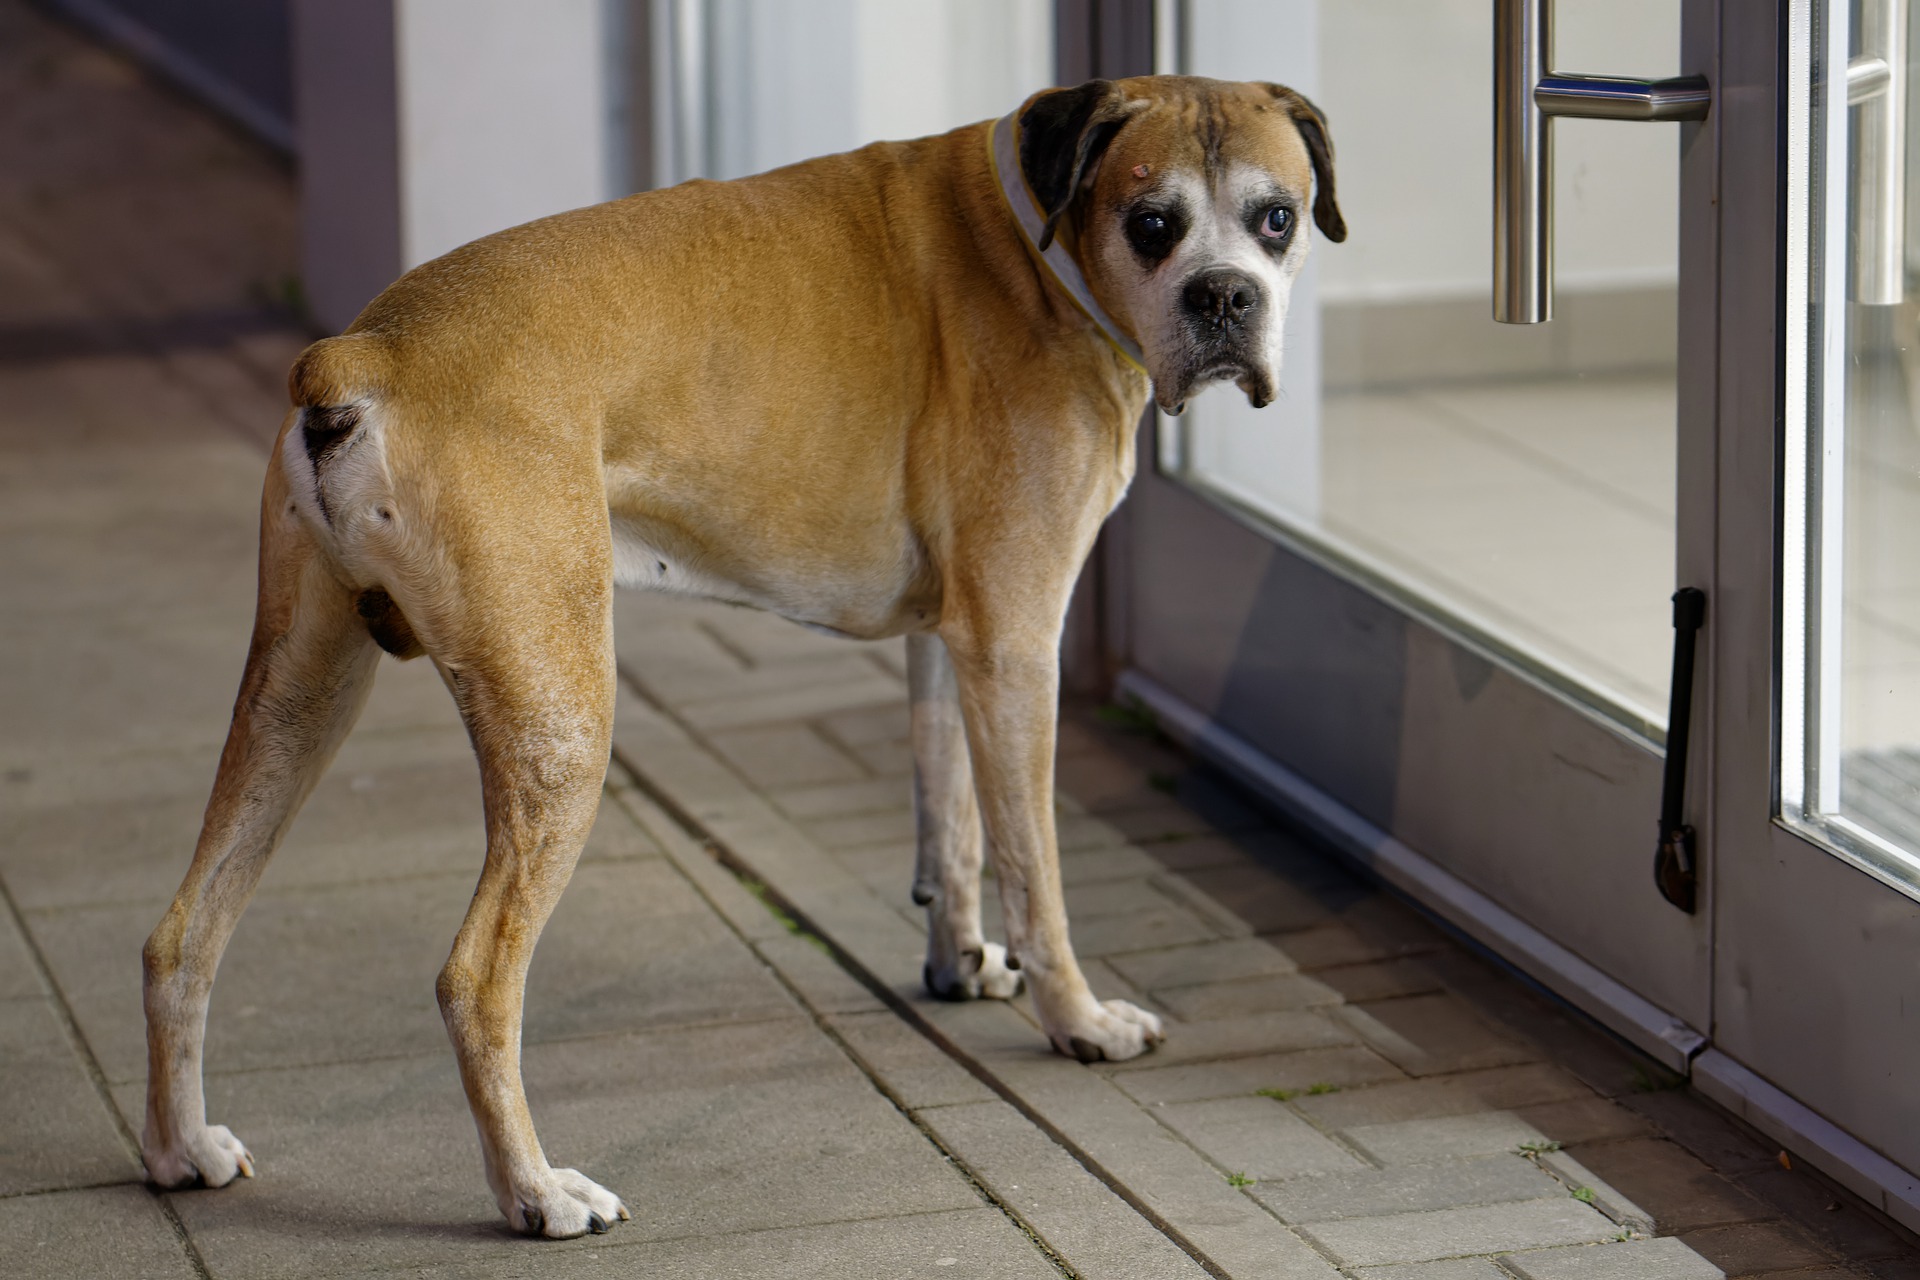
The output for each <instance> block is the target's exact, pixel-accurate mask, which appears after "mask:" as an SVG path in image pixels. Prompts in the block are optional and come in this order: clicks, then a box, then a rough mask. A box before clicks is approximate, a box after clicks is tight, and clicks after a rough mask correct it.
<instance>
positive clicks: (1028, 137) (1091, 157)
mask: <svg viewBox="0 0 1920 1280" xmlns="http://www.w3.org/2000/svg"><path fill="white" fill-rule="evenodd" d="M1020 164H1021V168H1022V169H1023V170H1024V171H1025V174H1026V178H1027V185H1028V186H1029V188H1031V190H1032V191H1033V194H1034V198H1035V200H1036V201H1037V202H1038V203H1039V205H1040V208H1041V210H1042V212H1044V213H1045V214H1046V217H1047V231H1046V234H1047V236H1049V237H1051V236H1053V235H1056V234H1058V235H1063V236H1071V237H1072V247H1073V249H1074V253H1075V257H1077V258H1078V259H1079V260H1080V263H1081V265H1082V267H1083V268H1084V270H1085V272H1086V275H1087V278H1088V283H1089V284H1090V285H1091V286H1092V288H1093V290H1094V293H1095V295H1096V296H1097V297H1098V298H1099V300H1100V303H1101V305H1102V306H1103V307H1105V308H1106V309H1107V311H1108V312H1109V313H1111V314H1112V315H1113V317H1114V318H1115V319H1116V320H1118V321H1119V322H1120V323H1121V324H1122V325H1124V326H1126V327H1127V328H1128V329H1130V330H1131V331H1132V332H1133V334H1134V336H1135V337H1136V338H1137V339H1138V341H1139V343H1140V347H1141V349H1142V350H1143V351H1144V352H1145V354H1146V358H1147V372H1148V373H1149V374H1150V375H1151V376H1152V378H1153V384H1154V396H1155V399H1157V400H1158V401H1159V403H1160V407H1161V408H1162V409H1165V410H1166V411H1167V412H1169V413H1178V412H1180V411H1181V409H1183V408H1184V407H1185V406H1186V402H1187V398H1188V397H1189V396H1191V395H1192V394H1193V393H1194V392H1195V391H1198V390H1199V389H1200V388H1202V387H1204V386H1206V385H1208V384H1209V383H1213V382H1220V381H1228V380H1231V381H1232V382H1234V383H1235V384H1236V385H1238V386H1239V388H1240V389H1241V390H1242V391H1244V392H1245V393H1246V395H1247V399H1248V401H1249V402H1250V403H1252V404H1253V405H1254V407H1255V408H1259V407H1260V406H1262V405H1265V404H1268V403H1270V402H1271V401H1272V400H1273V397H1274V393H1275V388H1276V386H1277V385H1278V380H1279V375H1280V343H1281V332H1282V330H1283V328H1284V327H1285V321H1286V315H1287V298H1288V295H1289V293H1290V292H1291V291H1292V288H1293V281H1294V277H1296V276H1297V275H1298V274H1299V273H1300V268H1301V266H1302V264H1304V263H1305V262H1306V259H1307V245H1308V241H1309V239H1310V234H1309V232H1308V229H1307V225H1306V223H1307V216H1308V212H1307V211H1308V209H1309V208H1311V210H1312V217H1313V221H1314V223H1315V224H1317V225H1318V226H1319V228H1320V230H1321V232H1322V233H1324V234H1325V235H1326V237H1327V238H1328V239H1329V240H1335V241H1338V240H1344V239H1346V236H1347V227H1346V223H1345V222H1344V221H1342V219H1341V217H1340V207H1339V205H1337V204H1336V203H1335V202H1334V189H1333V140H1332V138H1331V137H1330V136H1329V135H1328V133H1327V122H1326V118H1325V117H1324V116H1322V115H1321V114H1320V112H1319V110H1318V109H1317V108H1316V107H1315V106H1314V105H1313V104H1312V103H1311V102H1308V101H1307V100H1306V99H1305V98H1303V97H1301V96H1300V95H1299V94H1297V93H1295V92H1294V91H1293V90H1291V89H1287V88H1283V87H1282V86H1280V85H1276V84H1230V83H1226V82H1223V81H1219V80H1202V79H1198V78H1195V77H1190V76H1147V77H1141V78H1139V79H1133V80H1091V81H1088V82H1087V83H1086V84H1083V85H1080V86H1078V87H1077V88H1072V89H1055V90H1051V91H1049V92H1046V93H1042V94H1039V95H1037V96H1036V97H1034V98H1032V99H1030V100H1029V101H1028V102H1027V104H1026V106H1025V107H1024V108H1023V109H1022V111H1021V115H1020ZM1042 247H1043V248H1044V247H1045V246H1044V244H1043V245H1042Z"/></svg>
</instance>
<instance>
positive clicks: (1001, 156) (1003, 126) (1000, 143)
mask: <svg viewBox="0 0 1920 1280" xmlns="http://www.w3.org/2000/svg"><path fill="white" fill-rule="evenodd" d="M1019 116H1020V113H1019V111H1017V110H1016V111H1015V112H1014V113H1013V114H1012V115H1008V116H1003V117H1001V118H1000V119H999V120H996V121H995V122H994V123H993V125H992V127H991V128H989V129H988V130H987V156H988V160H989V162H990V164H991V165H992V168H993V181H994V185H996V186H998V187H999V188H1000V198H1001V199H1002V200H1004V201H1006V204H1007V210H1008V212H1010V213H1012V214H1013V220H1014V222H1015V224H1016V225H1018V226H1019V228H1020V234H1021V236H1022V237H1023V238H1024V239H1025V240H1026V242H1027V248H1029V249H1031V250H1032V251H1033V253H1034V256H1035V257H1037V258H1039V259H1040V263H1041V265H1042V266H1044V267H1045V268H1046V271H1047V274H1048V275H1050V276H1052V277H1053V280H1054V283H1055V284H1057V285H1059V286H1060V287H1061V289H1063V290H1065V291H1066V295H1067V296H1068V297H1069V298H1071V299H1073V305H1074V306H1076V307H1078V308H1080V310H1081V312H1082V313H1083V314H1085V316H1086V317H1087V319H1089V320H1091V321H1093V327H1094V328H1096V329H1098V330H1099V331H1100V336H1101V337H1103V338H1105V339H1106V340H1107V341H1108V342H1110V343H1112V344H1113V349H1114V350H1115V351H1118V352H1119V353H1120V354H1121V355H1122V356H1123V357H1125V358H1126V361H1127V363H1128V364H1131V365H1132V366H1133V367H1134V368H1136V369H1138V370H1139V371H1140V372H1141V373H1146V371H1147V361H1146V357H1145V356H1143V355H1141V354H1140V344H1139V343H1137V342H1135V341H1134V340H1133V339H1132V338H1129V337H1128V336H1127V335H1126V334H1124V333H1122V332H1121V331H1120V326H1119V325H1117V324H1115V323H1114V322H1113V317H1112V316H1110V315H1108V314H1107V313H1106V310H1105V309H1104V308H1102V307H1101V305H1100V304H1099V303H1098V302H1095V301H1094V299H1093V290H1091V289H1089V288H1088V287H1087V278H1086V276H1085V275H1083V274H1081V271H1080V264H1079V263H1077V262H1075V261H1074V260H1073V255H1072V254H1070V253H1068V252H1067V250H1066V246H1065V245H1062V244H1061V243H1060V241H1059V240H1058V239H1055V240H1054V241H1052V242H1051V243H1050V244H1048V245H1047V247H1046V248H1045V249H1044V250H1042V249H1041V248H1040V236H1041V233H1042V232H1044V231H1045V230H1046V227H1047V215H1046V214H1045V213H1044V212H1042V211H1041V208H1040V205H1039V202H1037V201H1036V200H1035V199H1034V198H1033V191H1032V189H1031V188H1029V187H1028V186H1027V175H1026V173H1025V172H1024V171H1023V170H1022V169H1021V168H1020V120H1019Z"/></svg>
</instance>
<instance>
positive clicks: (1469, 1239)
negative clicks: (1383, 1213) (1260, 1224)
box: [1300, 1196, 1620, 1267]
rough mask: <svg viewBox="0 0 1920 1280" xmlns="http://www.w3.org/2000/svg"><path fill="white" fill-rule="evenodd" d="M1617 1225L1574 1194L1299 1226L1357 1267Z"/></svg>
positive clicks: (1574, 1239)
mask: <svg viewBox="0 0 1920 1280" xmlns="http://www.w3.org/2000/svg"><path fill="white" fill-rule="evenodd" d="M1619 1230H1620V1228H1619V1227H1617V1226H1615V1225H1614V1224H1613V1223H1612V1222H1611V1221H1609V1220H1608V1219H1606V1218H1604V1217H1602V1216H1601V1215H1600V1214H1598V1213H1596V1212H1594V1210H1593V1209H1592V1208H1590V1207H1589V1206H1587V1205H1584V1204H1581V1203H1580V1202H1579V1201H1578V1200H1575V1199H1574V1198H1573V1197H1572V1196H1563V1197H1561V1198H1559V1199H1556V1200H1526V1201H1522V1202H1520V1203H1518V1204H1500V1205H1477V1206H1473V1207H1469V1208H1461V1209H1435V1210H1431V1211H1428V1212H1424V1213H1399V1214H1394V1215H1392V1216H1390V1217H1383V1218H1348V1219H1344V1220H1342V1221H1339V1222H1318V1223H1313V1224H1311V1225H1308V1226H1303V1227H1301V1228H1300V1231H1301V1233H1302V1234H1303V1235H1306V1236H1307V1237H1309V1238H1310V1239H1312V1240H1314V1241H1315V1242H1317V1243H1318V1244H1319V1245H1320V1246H1321V1247H1322V1248H1324V1249H1326V1250H1327V1251H1328V1252H1329V1253H1331V1254H1333V1255H1334V1256H1335V1257H1337V1258H1339V1259H1340V1260H1341V1261H1342V1262H1345V1263H1347V1264H1348V1265H1349V1266H1357V1267H1365V1266H1377V1265H1379V1264H1381V1263H1387V1262H1430V1261H1434V1260H1436V1259H1440V1258H1456V1257H1461V1256H1465V1255H1468V1254H1475V1253H1498V1252H1504V1251H1507V1250H1517V1249H1541V1248H1546V1247H1548V1246H1551V1245H1568V1244H1586V1243H1592V1242H1596V1241H1600V1240H1607V1239H1610V1238H1612V1237H1613V1236H1614V1235H1617V1234H1618V1233H1619Z"/></svg>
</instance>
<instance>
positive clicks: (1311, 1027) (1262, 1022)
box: [1099, 957, 1354, 1088]
mask: <svg viewBox="0 0 1920 1280" xmlns="http://www.w3.org/2000/svg"><path fill="white" fill-rule="evenodd" d="M1110 959H1111V958H1110V957H1109V960H1110ZM1352 1043H1354V1038H1353V1035H1352V1033H1351V1032H1349V1031H1348V1030H1347V1029H1346V1028H1344V1027H1339V1026H1335V1025H1334V1023H1333V1021H1332V1019H1330V1018H1328V1017H1327V1016H1326V1015H1325V1014H1324V1013H1258V1014H1251V1015H1248V1016H1246V1017H1241V1018H1229V1019H1226V1020H1224V1021H1218V1022H1187V1023H1176V1024H1174V1025H1173V1026H1172V1027H1171V1028H1170V1029H1169V1031H1168V1033H1167V1040H1166V1042H1165V1043H1163V1044H1161V1045H1159V1046H1158V1047H1157V1048H1155V1049H1154V1051H1153V1052H1152V1053H1151V1054H1148V1055H1146V1056H1144V1057H1140V1058H1134V1059H1131V1060H1130V1061H1127V1062H1112V1063H1102V1064H1101V1065H1100V1067H1099V1070H1101V1071H1105V1072H1110V1073H1125V1072H1129V1071H1152V1070H1159V1069H1161V1068H1163V1067H1171V1066H1180V1065H1184V1064H1188V1063H1199V1062H1217V1061H1224V1060H1227V1059H1232V1058H1249V1057H1259V1056H1262V1055H1266V1054H1273V1053H1289V1052H1292V1051H1294V1050H1298V1049H1324V1048H1329V1047H1331V1046H1334V1045H1350V1044H1352ZM1257 1087H1259V1088H1265V1087H1266V1086H1265V1085H1264V1084H1263V1085H1260V1086H1257Z"/></svg>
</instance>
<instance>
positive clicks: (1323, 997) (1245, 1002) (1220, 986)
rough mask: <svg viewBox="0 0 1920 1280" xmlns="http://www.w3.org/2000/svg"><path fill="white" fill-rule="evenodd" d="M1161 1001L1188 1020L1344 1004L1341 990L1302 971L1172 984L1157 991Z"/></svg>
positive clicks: (1195, 1020) (1234, 1016) (1323, 1007)
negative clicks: (1200, 982)
mask: <svg viewBox="0 0 1920 1280" xmlns="http://www.w3.org/2000/svg"><path fill="white" fill-rule="evenodd" d="M1156 994H1157V996H1158V998H1159V1000H1160V1002H1161V1003H1162V1004H1164V1005H1166V1006H1167V1008H1169V1009H1171V1010H1173V1012H1174V1013H1175V1014H1176V1015H1177V1016H1178V1017H1181V1018H1183V1019H1186V1020H1187V1021H1189V1022H1201V1021H1206V1020H1209V1019H1218V1018H1237V1017H1242V1016H1244V1015H1246V1014H1249V1013H1271V1012H1274V1011H1276V1010H1281V1009H1325V1008H1330V1007H1332V1006H1334V1005H1337V1004H1340V1003H1341V997H1340V993H1339V992H1337V991H1335V990H1334V989H1333V988H1331V987H1329V986H1327V985H1326V984H1325V983H1323V982H1320V981H1319V980H1318V979H1315V978H1310V977H1308V976H1306V975H1305V974H1300V973H1279V974H1272V975H1269V976H1267V977H1264V978H1246V979H1243V980H1241V981H1237V982H1209V983H1206V984H1204V985H1202V986H1195V987H1171V988H1167V989H1164V990H1161V991H1159V992H1158V993H1156Z"/></svg>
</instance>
